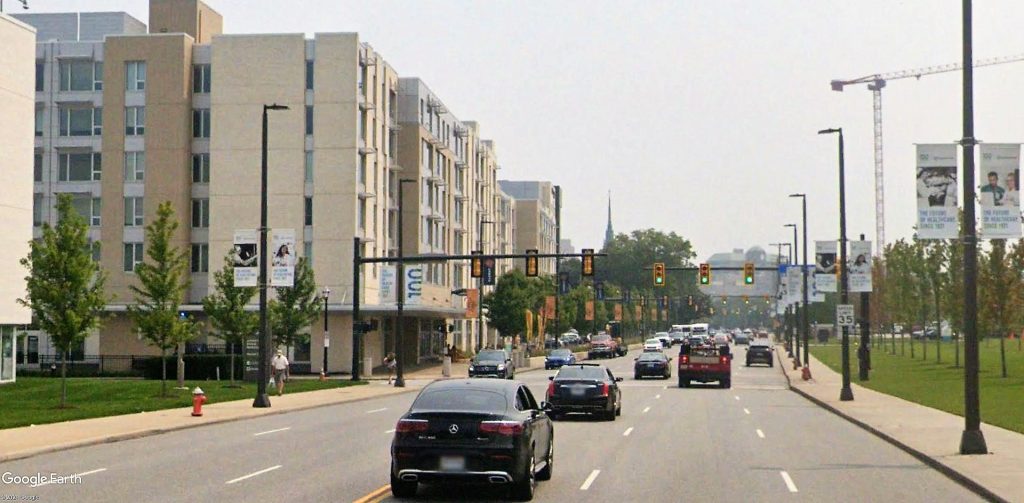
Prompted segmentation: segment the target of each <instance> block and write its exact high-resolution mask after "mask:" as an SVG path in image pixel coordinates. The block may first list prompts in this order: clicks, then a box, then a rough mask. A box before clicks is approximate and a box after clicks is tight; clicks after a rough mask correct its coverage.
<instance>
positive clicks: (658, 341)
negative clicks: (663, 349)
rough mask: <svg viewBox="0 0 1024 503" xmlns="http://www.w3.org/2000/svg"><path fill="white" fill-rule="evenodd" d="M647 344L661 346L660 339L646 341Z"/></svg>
mask: <svg viewBox="0 0 1024 503" xmlns="http://www.w3.org/2000/svg"><path fill="white" fill-rule="evenodd" d="M647 344H661V339H647Z"/></svg>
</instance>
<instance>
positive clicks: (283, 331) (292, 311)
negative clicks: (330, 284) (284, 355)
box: [269, 257, 326, 371]
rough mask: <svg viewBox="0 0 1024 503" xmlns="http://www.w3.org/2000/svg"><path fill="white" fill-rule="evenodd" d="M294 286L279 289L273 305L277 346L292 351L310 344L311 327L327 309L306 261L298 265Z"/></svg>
mask: <svg viewBox="0 0 1024 503" xmlns="http://www.w3.org/2000/svg"><path fill="white" fill-rule="evenodd" d="M293 285H294V286H291V287H278V288H277V298H276V299H274V300H273V301H271V302H270V309H269V311H270V325H271V330H272V331H273V333H274V344H276V345H278V346H286V347H292V346H295V345H297V344H299V343H305V342H307V341H309V327H310V325H312V324H313V322H315V321H316V319H317V318H319V317H320V313H321V311H322V308H323V306H321V305H320V301H319V297H318V296H317V294H316V279H315V278H314V277H313V268H312V267H310V266H309V261H307V260H306V258H305V257H301V258H299V260H298V261H297V262H296V263H295V282H294V283H293ZM324 371H326V369H324Z"/></svg>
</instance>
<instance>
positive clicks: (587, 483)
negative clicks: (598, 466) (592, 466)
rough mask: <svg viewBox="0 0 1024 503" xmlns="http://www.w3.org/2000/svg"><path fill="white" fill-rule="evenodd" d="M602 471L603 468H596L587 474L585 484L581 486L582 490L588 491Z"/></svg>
mask: <svg viewBox="0 0 1024 503" xmlns="http://www.w3.org/2000/svg"><path fill="white" fill-rule="evenodd" d="M600 473H601V470H594V471H592V472H590V475H589V476H587V480H584V481H583V485H581V486H580V491H586V490H587V489H590V485H591V484H593V483H594V481H595V480H597V476H598V475H599V474H600Z"/></svg>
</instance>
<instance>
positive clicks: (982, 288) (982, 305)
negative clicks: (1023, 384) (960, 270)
mask: <svg viewBox="0 0 1024 503" xmlns="http://www.w3.org/2000/svg"><path fill="white" fill-rule="evenodd" d="M1010 258H1011V257H1010V256H1008V255H1007V253H1006V240H1005V239H993V240H992V241H991V249H990V250H989V252H988V253H986V254H983V255H982V257H981V259H980V260H979V267H978V270H979V272H980V274H979V275H978V304H979V309H978V325H979V330H978V332H979V333H983V334H994V335H996V336H997V337H999V353H1000V360H1001V366H1002V376H1003V377H1006V333H1007V330H1008V329H1009V327H1010V326H1011V325H1012V324H1013V322H1014V319H1015V318H1016V316H1018V315H1017V311H1019V309H1018V306H1019V303H1018V302H1016V299H1017V298H1018V296H1019V293H1018V292H1019V291H1020V289H1021V279H1020V273H1019V272H1013V273H1012V274H1011V272H1010V267H1011V265H1012V264H1011V260H1010Z"/></svg>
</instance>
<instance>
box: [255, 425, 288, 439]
mask: <svg viewBox="0 0 1024 503" xmlns="http://www.w3.org/2000/svg"><path fill="white" fill-rule="evenodd" d="M290 429H292V427H291V426H288V427H285V428H278V429H276V430H269V431H261V432H259V433H253V434H252V436H254V437H258V436H260V435H268V434H270V433H277V432H279V431H287V430H290Z"/></svg>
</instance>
